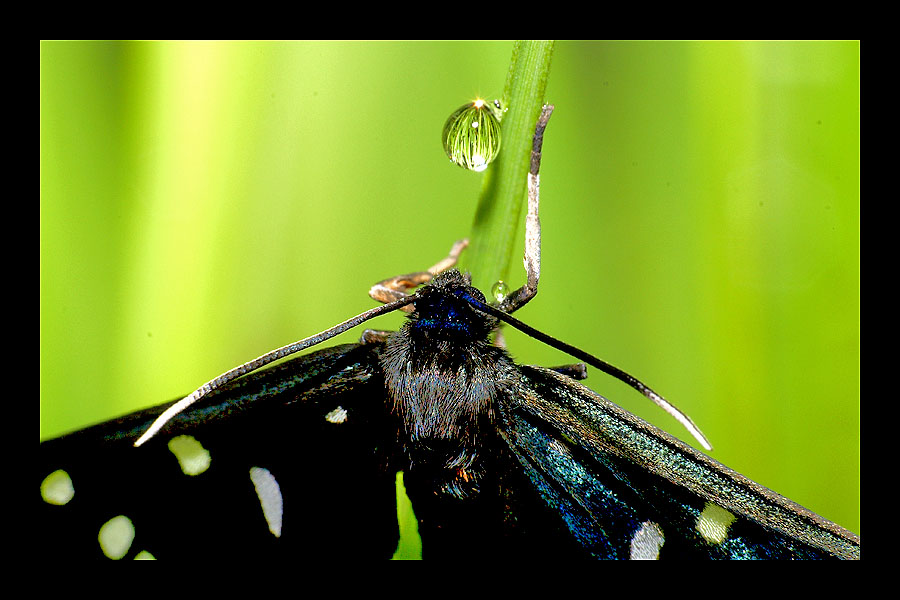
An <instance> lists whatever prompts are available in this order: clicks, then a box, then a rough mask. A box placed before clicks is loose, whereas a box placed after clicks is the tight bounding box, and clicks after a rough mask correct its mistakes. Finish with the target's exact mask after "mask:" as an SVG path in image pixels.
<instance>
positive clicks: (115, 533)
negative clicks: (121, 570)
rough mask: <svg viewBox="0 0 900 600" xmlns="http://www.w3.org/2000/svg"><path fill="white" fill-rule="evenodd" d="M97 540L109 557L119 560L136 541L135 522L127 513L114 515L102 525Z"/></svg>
mask: <svg viewBox="0 0 900 600" xmlns="http://www.w3.org/2000/svg"><path fill="white" fill-rule="evenodd" d="M97 540H98V541H99V542H100V549H101V550H103V554H105V555H106V557H107V558H111V559H113V560H119V559H120V558H122V557H123V556H125V555H126V554H127V553H128V549H129V548H131V542H133V541H134V524H132V522H131V519H129V518H128V517H126V516H125V515H119V516H118V517H113V518H112V519H110V520H109V521H107V522H106V523H104V524H103V525H102V526H101V527H100V534H99V535H98V536H97Z"/></svg>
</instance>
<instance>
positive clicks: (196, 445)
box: [169, 435, 211, 475]
mask: <svg viewBox="0 0 900 600" xmlns="http://www.w3.org/2000/svg"><path fill="white" fill-rule="evenodd" d="M169 451H170V452H172V454H174V455H175V458H177V459H178V465H179V466H180V467H181V470H182V472H184V474H185V475H199V474H201V473H203V472H204V471H206V470H207V469H208V468H209V464H210V462H211V458H210V456H209V451H208V450H207V449H206V448H204V447H203V445H202V444H201V443H200V442H198V441H197V440H196V439H194V437H193V436H191V435H179V436H178V437H173V438H172V439H171V440H169Z"/></svg>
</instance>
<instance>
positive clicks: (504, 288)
mask: <svg viewBox="0 0 900 600" xmlns="http://www.w3.org/2000/svg"><path fill="white" fill-rule="evenodd" d="M491 296H493V297H494V300H496V301H497V302H503V301H504V300H506V297H507V296H509V286H508V285H506V284H505V283H504V282H503V281H498V282H497V283H495V284H494V285H493V286H491Z"/></svg>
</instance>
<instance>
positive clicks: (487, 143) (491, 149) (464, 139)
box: [442, 98, 502, 171]
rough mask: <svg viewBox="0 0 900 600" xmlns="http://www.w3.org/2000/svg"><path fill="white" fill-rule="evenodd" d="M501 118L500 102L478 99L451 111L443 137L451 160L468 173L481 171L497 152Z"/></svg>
mask: <svg viewBox="0 0 900 600" xmlns="http://www.w3.org/2000/svg"><path fill="white" fill-rule="evenodd" d="M500 114H502V111H501V109H500V104H499V102H496V101H495V103H490V102H486V101H484V100H482V99H480V98H479V99H478V100H475V101H473V102H469V103H468V104H464V105H463V106H460V107H459V108H458V109H457V110H456V111H454V113H453V114H452V115H450V117H449V118H448V119H447V122H446V123H444V131H443V135H442V140H443V143H444V152H446V153H447V156H449V157H450V160H451V161H453V162H454V163H456V164H457V165H459V166H460V167H462V168H464V169H469V170H470V171H484V170H485V169H486V168H487V166H488V165H489V164H490V163H491V161H493V160H494V159H495V158H497V153H498V152H500V118H499V117H500Z"/></svg>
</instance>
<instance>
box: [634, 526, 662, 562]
mask: <svg viewBox="0 0 900 600" xmlns="http://www.w3.org/2000/svg"><path fill="white" fill-rule="evenodd" d="M665 542H666V538H665V536H664V535H663V532H662V529H660V528H659V525H657V524H656V523H654V522H652V521H644V522H643V523H641V528H640V529H638V530H637V532H635V534H634V537H633V538H631V555H630V556H629V558H630V559H631V560H658V559H659V549H660V548H662V546H663V544H664V543H665Z"/></svg>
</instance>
